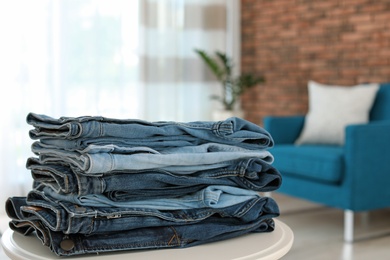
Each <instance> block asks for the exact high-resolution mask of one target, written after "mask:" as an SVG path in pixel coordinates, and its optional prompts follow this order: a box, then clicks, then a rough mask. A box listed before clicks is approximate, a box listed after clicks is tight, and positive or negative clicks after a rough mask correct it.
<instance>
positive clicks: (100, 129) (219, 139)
mask: <svg viewBox="0 0 390 260" xmlns="http://www.w3.org/2000/svg"><path fill="white" fill-rule="evenodd" d="M26 120H27V123H28V124H30V125H32V126H33V127H34V129H32V130H30V137H31V138H32V139H47V138H55V139H65V140H86V139H96V138H112V137H114V138H117V139H118V140H123V139H125V140H127V141H128V142H130V143H131V142H132V141H135V142H139V141H140V140H142V142H145V144H144V145H145V146H148V147H153V146H154V144H156V143H162V142H165V144H164V145H167V146H172V145H175V146H184V144H185V143H186V142H187V144H188V143H193V144H194V145H199V144H203V143H209V142H213V143H223V144H228V145H235V146H241V147H243V148H247V149H265V148H269V147H272V146H273V140H272V137H271V135H270V134H269V133H268V132H267V131H266V130H265V129H263V128H262V127H260V126H258V125H256V124H253V123H251V122H249V121H246V120H244V119H241V118H236V117H232V118H228V119H226V120H224V121H217V122H212V121H196V122H187V123H181V122H165V121H161V122H147V121H143V120H137V119H113V118H105V117H91V116H82V117H61V118H58V119H55V118H52V117H49V116H47V115H40V114H35V113H29V114H28V115H27V119H26ZM181 139H183V141H184V143H180V142H179V143H178V142H177V141H180V140H181ZM170 142H172V145H171V144H170ZM111 143H114V144H115V142H112V140H111ZM105 144H107V142H106V143H105ZM68 145H70V144H68ZM73 145H75V147H76V149H80V147H77V143H73ZM132 146H134V144H133V145H132ZM82 148H84V147H82Z"/></svg>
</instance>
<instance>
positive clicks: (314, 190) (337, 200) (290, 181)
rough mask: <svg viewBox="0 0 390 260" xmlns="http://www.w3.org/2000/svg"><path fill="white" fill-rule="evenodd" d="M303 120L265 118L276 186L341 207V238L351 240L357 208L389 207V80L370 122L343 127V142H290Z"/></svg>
mask: <svg viewBox="0 0 390 260" xmlns="http://www.w3.org/2000/svg"><path fill="white" fill-rule="evenodd" d="M356 102H359V101H358V100H357V101H356ZM304 120H305V116H304V115H301V116H285V117H282V116H267V117H265V118H264V128H265V129H267V130H268V131H269V132H270V133H271V135H272V136H273V138H274V141H275V147H274V148H272V149H271V153H272V154H273V155H274V157H275V161H274V166H275V167H276V168H277V169H278V170H279V171H280V172H281V174H282V176H283V184H282V186H281V187H280V189H279V190H278V191H279V192H280V193H283V194H286V195H291V196H294V197H298V198H302V199H306V200H309V201H312V202H316V203H320V204H323V205H326V206H329V207H335V208H339V209H342V210H344V240H345V241H346V242H353V241H354V230H353V226H354V223H353V220H354V213H355V212H362V211H370V210H375V209H381V208H386V207H390V83H386V84H381V85H380V89H379V91H378V92H377V96H376V99H375V102H374V105H373V107H372V109H371V111H370V122H369V123H367V124H360V125H349V126H347V127H346V129H345V144H344V145H343V146H332V145H299V146H297V145H294V141H295V140H296V139H297V137H298V136H299V134H300V132H301V129H302V127H303V124H304Z"/></svg>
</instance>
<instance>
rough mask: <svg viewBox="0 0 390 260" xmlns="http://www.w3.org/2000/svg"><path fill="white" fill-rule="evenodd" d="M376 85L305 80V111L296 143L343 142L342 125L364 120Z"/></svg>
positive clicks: (340, 143) (367, 114) (374, 95)
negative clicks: (306, 100) (353, 84)
mask: <svg viewBox="0 0 390 260" xmlns="http://www.w3.org/2000/svg"><path fill="white" fill-rule="evenodd" d="M378 89H379V85H378V84H374V83H372V84H362V85H356V86H350V87H346V86H333V85H324V84H320V83H317V82H314V81H309V84H308V91H309V111H308V113H307V115H306V118H305V122H304V125H303V129H302V132H301V134H300V136H299V137H298V139H297V140H296V142H295V143H296V144H328V145H336V144H337V145H343V144H344V141H345V140H344V139H345V127H346V126H348V125H350V124H364V123H367V122H368V119H369V113H370V110H371V107H372V104H373V103H374V100H375V97H376V93H377V91H378Z"/></svg>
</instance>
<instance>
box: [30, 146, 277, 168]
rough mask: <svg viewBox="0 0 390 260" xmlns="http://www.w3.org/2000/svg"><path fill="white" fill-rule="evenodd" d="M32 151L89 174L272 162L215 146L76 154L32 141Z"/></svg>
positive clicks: (260, 154)
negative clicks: (256, 160)
mask: <svg viewBox="0 0 390 260" xmlns="http://www.w3.org/2000/svg"><path fill="white" fill-rule="evenodd" d="M32 151H33V152H34V153H35V154H37V155H39V158H40V160H41V161H42V162H43V163H56V164H69V165H70V166H72V167H74V168H75V169H78V170H79V172H80V173H81V172H82V173H84V174H92V175H93V174H101V173H107V172H113V171H126V170H145V169H156V168H160V169H165V170H168V171H178V172H181V173H187V174H190V173H194V172H196V171H201V170H207V169H216V168H220V167H226V166H228V165H230V163H231V161H233V160H237V159H245V158H259V159H262V160H264V161H266V162H268V163H272V162H273V156H272V155H271V153H270V152H268V151H266V150H259V151H255V150H247V149H243V148H239V147H235V146H230V145H223V144H215V143H207V144H203V145H199V146H189V147H188V146H187V147H176V148H171V149H166V150H164V152H163V153H160V152H158V151H155V150H153V149H151V148H149V147H131V148H130V147H119V146H115V145H105V146H97V145H91V146H88V147H87V148H86V149H84V150H82V151H80V152H78V151H66V150H60V149H56V148H54V147H50V146H46V145H44V144H42V143H40V142H34V143H33V145H32Z"/></svg>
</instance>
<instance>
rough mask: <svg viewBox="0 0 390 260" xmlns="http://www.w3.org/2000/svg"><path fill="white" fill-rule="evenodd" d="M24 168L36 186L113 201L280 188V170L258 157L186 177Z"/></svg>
mask: <svg viewBox="0 0 390 260" xmlns="http://www.w3.org/2000/svg"><path fill="white" fill-rule="evenodd" d="M27 168H28V169H30V170H31V174H32V176H33V179H34V180H35V181H36V182H37V184H42V185H45V186H49V187H50V188H52V189H53V190H55V191H56V192H58V193H59V192H62V193H74V194H78V195H86V194H96V193H97V194H100V193H105V194H106V195H108V196H109V197H110V198H111V199H113V200H123V199H132V198H139V197H140V196H142V197H160V196H164V197H172V196H181V195H184V194H187V193H190V192H195V191H198V190H200V189H201V188H204V187H205V186H207V185H225V186H233V187H240V188H246V189H250V190H254V191H259V192H266V191H273V190H276V189H278V188H279V187H280V185H281V175H280V173H279V171H278V170H276V169H275V168H274V167H273V166H271V165H270V164H268V163H266V162H264V161H263V160H261V159H258V158H249V159H239V160H235V161H232V162H231V163H230V164H229V165H228V166H226V167H222V168H217V169H210V170H204V171H198V172H195V173H193V174H185V175H184V174H180V173H177V172H170V171H165V170H162V169H152V170H140V171H126V172H123V173H112V174H104V175H102V176H85V175H82V174H76V173H74V172H73V171H72V170H71V168H70V167H68V166H65V165H56V164H42V163H41V162H40V161H39V160H38V159H36V158H29V159H28V160H27Z"/></svg>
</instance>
